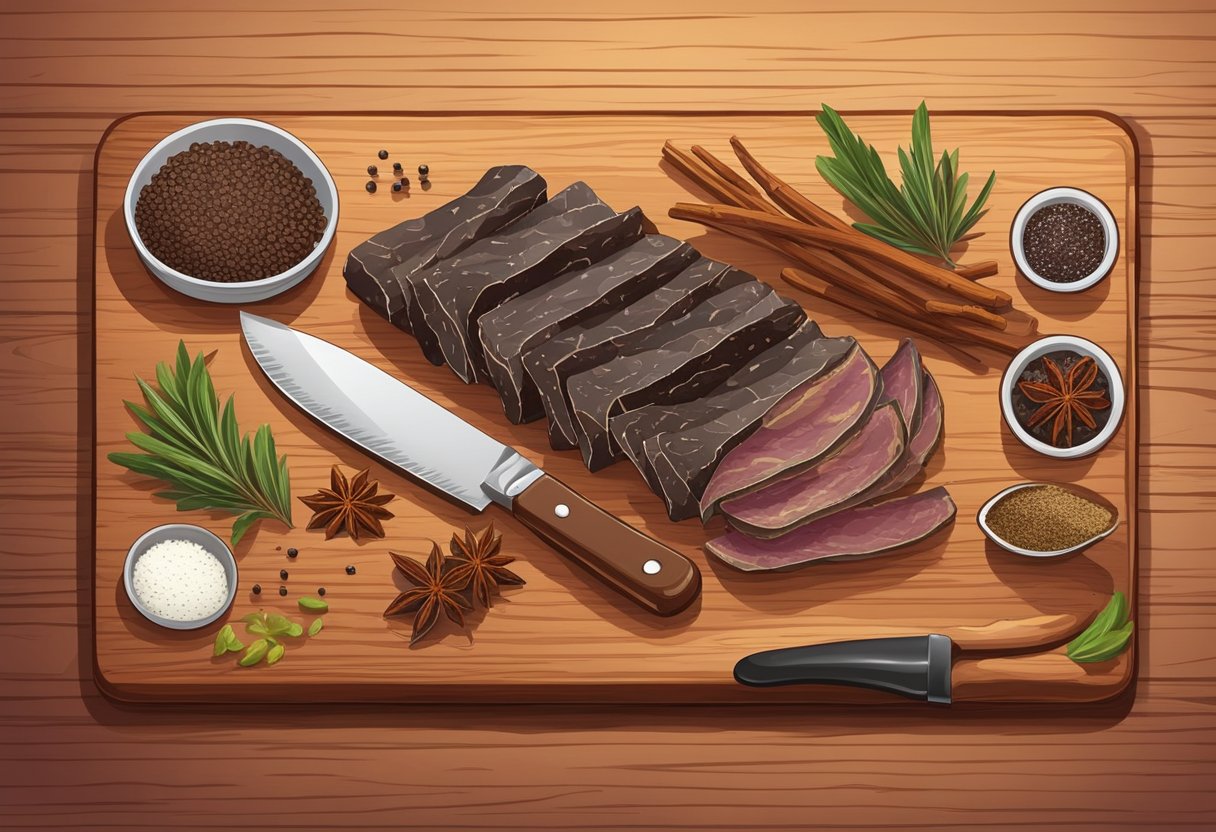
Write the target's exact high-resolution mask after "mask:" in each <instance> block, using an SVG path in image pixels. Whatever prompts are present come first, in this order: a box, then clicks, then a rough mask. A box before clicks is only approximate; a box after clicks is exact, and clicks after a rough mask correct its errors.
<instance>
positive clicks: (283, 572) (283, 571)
mask: <svg viewBox="0 0 1216 832" xmlns="http://www.w3.org/2000/svg"><path fill="white" fill-rule="evenodd" d="M279 578H281V579H282V580H284V581H285V580H287V570H286V569H280V570H279Z"/></svg>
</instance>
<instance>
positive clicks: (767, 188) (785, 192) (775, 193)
mask: <svg viewBox="0 0 1216 832" xmlns="http://www.w3.org/2000/svg"><path fill="white" fill-rule="evenodd" d="M730 146H731V147H732V148H734V151H735V155H736V156H737V157H739V161H740V162H741V163H742V164H743V167H744V168H745V169H746V170H747V172H748V173H750V174H751V176H752V179H755V180H756V181H757V182H758V183H760V187H761V188H763V189H764V192H765V193H766V194H768V195H769V197H770V198H771V199H772V200H773V202H775V203H777V204H778V205H780V206H781V207H782V208H784V209H785V210H786V212H787V213H788V214H789V215H790V216H791V217H796V218H797V219H800V220H802V221H803V222H807V223H810V224H811V225H816V226H819V227H821V228H833V229H835V230H837V231H849V230H851V229H850V227H849V224H848V223H846V222H845V221H844V220H842V219H840V218H839V217H837V216H836V215H835V214H833V213H832V212H830V211H825V210H824V209H823V208H820V207H819V206H818V205H816V204H815V203H814V202H812V201H811V200H809V199H807V198H806V197H805V196H803V195H802V194H801V193H800V192H799V191H798V190H797V189H795V188H793V187H791V186H790V185H789V184H788V183H787V182H785V180H783V179H781V178H780V177H778V176H777V175H776V174H774V173H773V172H772V171H770V170H769V169H768V168H766V167H765V166H764V165H762V164H760V162H759V160H757V159H756V157H755V156H753V155H752V154H751V152H750V151H749V150H748V149H747V148H746V147H744V146H743V142H742V140H740V139H739V137H738V136H731V137H730Z"/></svg>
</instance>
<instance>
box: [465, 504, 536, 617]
mask: <svg viewBox="0 0 1216 832" xmlns="http://www.w3.org/2000/svg"><path fill="white" fill-rule="evenodd" d="M448 545H449V548H450V549H451V550H452V560H453V561H455V562H457V563H461V564H466V565H467V566H468V567H469V570H470V578H469V581H470V587H471V589H472V591H473V597H474V598H476V599H477V600H478V602H480V604H481V605H482V606H483V607H488V606H490V594H491V592H494V591H497V589H498V588H499V587H500V586H504V585H511V586H523V585H524V583H525V582H524V579H523V578H521V577H519V576H518V575H516V574H515V573H514V572H512V571H511V570H510V569H507V568H506V567H507V564H509V563H514V562H515V558H513V557H511V556H509V555H504V554H501V553H500V551H499V550H500V549H501V548H502V535H500V534H494V524H493V523H491V524H490V525H488V526H486V527H485V528H484V529H482V530H481V532H479V533H477V534H474V533H473V532H472V531H471V530H470V529H468V528H466V529H465V530H464V540H461V539H460V538H459V537H458V536H457V535H456V533H455V532H453V533H452V542H451V543H450V544H448Z"/></svg>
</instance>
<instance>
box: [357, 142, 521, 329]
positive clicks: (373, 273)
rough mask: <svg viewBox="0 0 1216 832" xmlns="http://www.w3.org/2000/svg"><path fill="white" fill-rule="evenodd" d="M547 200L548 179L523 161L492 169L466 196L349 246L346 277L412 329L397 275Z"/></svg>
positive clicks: (383, 312)
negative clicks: (524, 164) (351, 246)
mask: <svg viewBox="0 0 1216 832" xmlns="http://www.w3.org/2000/svg"><path fill="white" fill-rule="evenodd" d="M544 201H545V180H544V178H542V177H541V175H540V174H538V173H537V172H536V171H534V170H532V169H531V168H527V167H524V166H523V165H501V166H499V167H493V168H490V169H489V170H488V171H486V172H485V174H484V175H483V176H482V177H481V179H480V180H479V181H478V182H477V184H476V185H474V186H473V187H472V188H471V189H469V192H468V193H466V194H465V195H464V196H459V197H456V199H453V200H452V201H451V202H449V203H447V204H446V205H444V206H442V207H440V208H436V209H435V210H434V211H431V212H429V213H428V214H425V215H424V216H421V217H416V218H414V219H409V220H406V221H405V222H402V223H398V224H397V225H394V226H393V227H392V228H389V229H387V230H385V231H381V232H380V233H379V234H377V235H376V236H374V237H372V238H371V239H370V240H367V241H365V242H362V243H360V244H359V245H357V246H355V247H354V248H353V249H351V252H350V254H349V255H348V256H347V258H346V265H345V266H344V267H343V268H342V276H343V277H344V278H346V285H347V286H349V287H350V290H351V292H353V293H354V295H355V297H357V298H359V299H360V300H361V301H363V302H364V303H366V304H367V305H368V306H370V307H371V308H372V309H374V310H375V311H376V313H377V314H378V315H380V316H381V317H382V318H386V319H387V320H388V321H389V322H390V323H392V324H393V325H394V326H397V327H400V328H401V329H404V330H405V331H406V332H409V331H410V325H409V314H408V312H407V308H408V307H409V305H410V302H411V301H412V298H413V294H412V292H411V291H410V289H409V284H408V283H406V282H404V281H402V280H400V279H399V278H398V277H396V276H395V275H394V274H393V269H395V268H401V269H402V270H404V271H405V272H409V273H413V272H417V271H421V270H422V269H428V268H430V267H431V266H433V265H434V264H435V262H436V261H438V260H440V259H442V258H444V257H450V256H451V255H453V254H455V253H456V252H458V251H460V250H462V249H463V248H465V247H466V246H468V245H470V244H471V243H473V242H474V241H475V240H477V239H479V238H481V237H485V236H487V235H489V234H493V233H494V232H495V231H497V230H498V229H500V228H502V227H503V226H505V225H508V224H509V223H511V222H513V221H515V220H517V219H519V218H520V217H522V216H523V215H524V214H526V213H527V212H528V211H531V210H532V209H533V208H535V207H536V206H537V205H540V204H542V203H543V202H544Z"/></svg>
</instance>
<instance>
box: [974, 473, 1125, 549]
mask: <svg viewBox="0 0 1216 832" xmlns="http://www.w3.org/2000/svg"><path fill="white" fill-rule="evenodd" d="M1114 519H1115V518H1114V516H1113V515H1112V514H1111V512H1110V511H1109V510H1108V509H1107V508H1105V507H1103V506H1100V505H1098V504H1097V503H1095V502H1093V501H1091V500H1087V499H1085V498H1084V497H1082V496H1080V495H1079V494H1074V493H1073V492H1071V491H1069V490H1067V489H1065V488H1061V487H1060V486H1058V485H1036V486H1032V487H1030V488H1020V489H1018V490H1017V491H1014V492H1013V493H1011V494H1008V495H1006V496H1005V497H1004V498H1003V499H1002V500H1001V501H1000V502H998V503H997V504H996V505H994V506H993V507H992V508H991V509H990V510H989V512H988V517H987V523H988V528H990V529H992V531H994V532H995V533H996V534H997V535H998V536H999V537H1000V538H1001V539H1002V540H1004V541H1006V542H1007V543H1011V544H1013V545H1014V546H1017V547H1018V548H1021V549H1029V550H1031V551H1032V552H1058V551H1060V550H1061V549H1068V548H1071V547H1073V546H1077V545H1079V544H1081V543H1084V542H1085V541H1087V540H1090V539H1092V538H1094V537H1096V536H1097V535H1100V534H1102V532H1104V531H1106V530H1107V529H1109V528H1110V527H1111V524H1112V523H1113V522H1114Z"/></svg>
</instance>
